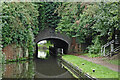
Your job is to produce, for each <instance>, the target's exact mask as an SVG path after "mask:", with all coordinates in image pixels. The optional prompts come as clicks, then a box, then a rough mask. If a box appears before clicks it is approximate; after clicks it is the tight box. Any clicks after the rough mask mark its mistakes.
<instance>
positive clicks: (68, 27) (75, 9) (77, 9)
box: [56, 2, 120, 54]
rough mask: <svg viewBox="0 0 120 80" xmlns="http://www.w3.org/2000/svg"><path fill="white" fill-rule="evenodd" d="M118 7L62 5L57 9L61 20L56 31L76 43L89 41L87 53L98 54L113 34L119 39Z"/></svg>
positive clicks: (113, 3)
mask: <svg viewBox="0 0 120 80" xmlns="http://www.w3.org/2000/svg"><path fill="white" fill-rule="evenodd" d="M118 5H119V3H118V2H106V3H105V2H99V3H77V2H76V3H63V4H62V5H60V6H59V8H58V9H57V10H58V13H59V15H60V16H61V17H62V18H61V20H60V23H59V24H58V27H57V28H56V30H57V31H60V32H65V33H66V34H68V35H69V36H71V37H76V38H77V43H87V42H88V41H91V42H90V44H89V47H88V52H89V53H90V54H98V53H99V52H100V48H101V46H102V45H103V44H105V43H107V42H109V41H111V40H112V39H114V38H115V34H117V35H118V37H120V33H119V32H120V27H119V26H118V24H119V21H118ZM78 39H79V40H78Z"/></svg>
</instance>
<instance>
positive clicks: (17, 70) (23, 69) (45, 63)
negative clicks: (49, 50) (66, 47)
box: [0, 56, 74, 80]
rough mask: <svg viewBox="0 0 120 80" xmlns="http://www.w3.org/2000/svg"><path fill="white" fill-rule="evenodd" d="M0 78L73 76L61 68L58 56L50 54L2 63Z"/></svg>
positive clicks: (66, 78)
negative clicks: (46, 56) (44, 56)
mask: <svg viewBox="0 0 120 80" xmlns="http://www.w3.org/2000/svg"><path fill="white" fill-rule="evenodd" d="M0 74H1V76H0V77H1V79H4V78H18V79H19V78H30V79H35V78H54V79H55V78H56V79H61V78H62V79H65V80H70V79H71V80H73V78H74V77H73V76H72V74H71V73H69V72H68V71H67V70H66V69H65V68H63V66H62V64H61V62H60V60H59V58H58V57H53V56H50V57H48V58H47V59H39V58H35V59H34V60H27V61H20V62H11V63H8V64H4V65H2V67H1V69H0Z"/></svg>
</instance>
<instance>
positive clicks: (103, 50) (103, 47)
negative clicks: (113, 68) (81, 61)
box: [101, 40, 114, 56]
mask: <svg viewBox="0 0 120 80" xmlns="http://www.w3.org/2000/svg"><path fill="white" fill-rule="evenodd" d="M113 43H114V40H112V41H110V42H108V43H106V44H105V45H103V46H102V47H101V55H102V56H106V55H107V54H105V49H106V47H108V46H110V45H111V51H113Z"/></svg>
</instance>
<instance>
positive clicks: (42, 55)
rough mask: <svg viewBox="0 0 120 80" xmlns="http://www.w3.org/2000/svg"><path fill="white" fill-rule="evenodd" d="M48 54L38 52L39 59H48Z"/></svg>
mask: <svg viewBox="0 0 120 80" xmlns="http://www.w3.org/2000/svg"><path fill="white" fill-rule="evenodd" d="M46 56H47V52H45V51H38V58H46Z"/></svg>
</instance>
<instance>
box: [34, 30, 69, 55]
mask: <svg viewBox="0 0 120 80" xmlns="http://www.w3.org/2000/svg"><path fill="white" fill-rule="evenodd" d="M42 40H50V41H52V42H53V44H55V45H56V46H57V47H64V51H65V53H67V52H68V50H69V48H70V45H71V38H70V37H68V36H67V35H66V34H64V33H63V34H62V33H60V32H55V29H52V28H47V29H44V30H42V31H40V32H39V33H38V35H37V36H36V38H35V43H36V44H37V43H38V42H40V41H42Z"/></svg>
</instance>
